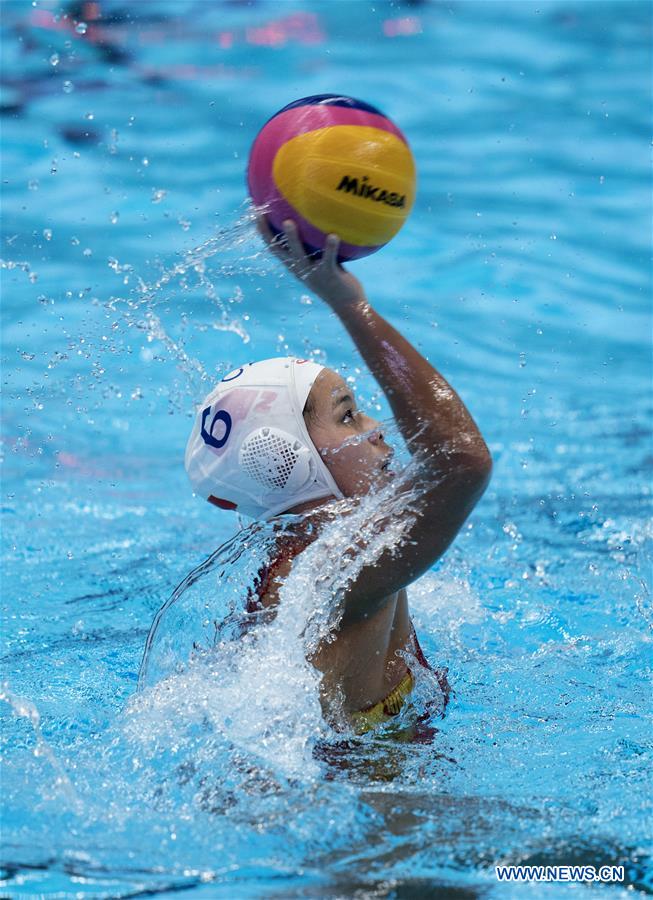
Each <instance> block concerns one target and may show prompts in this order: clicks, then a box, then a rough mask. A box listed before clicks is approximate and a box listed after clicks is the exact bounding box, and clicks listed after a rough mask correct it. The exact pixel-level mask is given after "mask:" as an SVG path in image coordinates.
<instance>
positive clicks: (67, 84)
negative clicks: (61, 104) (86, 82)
mask: <svg viewBox="0 0 653 900" xmlns="http://www.w3.org/2000/svg"><path fill="white" fill-rule="evenodd" d="M74 90H75V85H74V84H73V83H72V81H64V83H63V92H64V94H72V92H73V91H74Z"/></svg>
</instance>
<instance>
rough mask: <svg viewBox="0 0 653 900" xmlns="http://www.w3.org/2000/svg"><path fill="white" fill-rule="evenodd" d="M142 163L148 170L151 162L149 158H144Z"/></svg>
mask: <svg viewBox="0 0 653 900" xmlns="http://www.w3.org/2000/svg"><path fill="white" fill-rule="evenodd" d="M141 163H142V164H143V165H144V166H145V168H147V167H148V166H149V164H150V161H149V159H148V158H147V156H144V157H143V159H142V160H141Z"/></svg>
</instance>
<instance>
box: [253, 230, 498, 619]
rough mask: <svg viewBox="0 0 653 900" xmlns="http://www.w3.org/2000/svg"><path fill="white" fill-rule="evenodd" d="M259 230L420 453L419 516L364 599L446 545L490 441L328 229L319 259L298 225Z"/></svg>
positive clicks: (368, 583)
mask: <svg viewBox="0 0 653 900" xmlns="http://www.w3.org/2000/svg"><path fill="white" fill-rule="evenodd" d="M259 228H260V230H261V233H262V234H263V236H264V237H265V238H266V240H267V241H268V243H269V245H270V247H271V249H272V250H273V252H274V253H275V255H277V256H278V258H279V259H281V261H282V262H283V263H284V264H285V265H286V267H287V268H288V269H290V271H292V272H293V273H294V274H295V275H297V277H298V278H300V279H301V280H302V282H303V283H304V284H305V285H306V286H307V287H308V288H310V289H311V290H312V291H314V292H315V293H316V294H317V295H318V296H319V297H321V298H322V299H323V300H324V301H325V302H326V303H327V304H328V305H329V306H330V307H331V309H332V310H333V311H334V312H335V313H336V314H337V316H338V317H339V319H340V321H341V322H342V323H343V325H344V326H345V328H346V329H347V331H348V332H349V334H350V335H351V337H352V339H353V341H354V343H355V344H356V347H357V348H358V350H359V352H360V353H361V355H362V357H363V359H364V360H365V362H366V364H367V365H368V367H369V369H370V371H371V372H372V374H373V375H374V377H375V378H376V379H377V381H378V382H379V384H380V386H381V387H382V389H383V391H384V393H385V395H386V397H387V398H388V401H389V403H390V406H391V408H392V411H393V414H394V416H395V419H396V421H397V424H398V426H399V428H400V430H401V433H402V435H403V436H404V438H405V440H406V442H407V445H408V447H409V450H410V451H411V453H413V454H418V456H419V459H420V477H419V486H420V489H421V493H420V497H419V500H418V503H417V511H418V516H417V519H416V522H415V524H414V525H413V526H411V528H410V531H409V533H408V534H407V536H406V538H407V539H406V541H405V543H404V545H403V547H402V548H401V551H400V553H399V554H396V553H395V555H394V556H392V557H390V555H389V554H388V558H387V559H384V558H383V557H382V558H381V559H380V560H378V561H377V562H376V563H375V565H374V566H373V567H369V569H366V570H365V573H364V576H362V577H361V578H359V579H358V583H357V585H355V586H354V594H355V595H356V596H357V597H358V600H359V601H360V603H361V606H362V607H364V606H366V600H371V599H372V597H374V596H378V595H379V592H384V593H385V594H387V593H389V592H390V591H392V590H397V589H399V588H400V587H404V586H405V585H407V584H409V583H410V582H411V581H413V580H414V579H415V578H416V577H418V576H419V575H420V574H422V573H423V572H424V571H426V570H427V569H428V568H429V567H430V566H431V565H432V564H433V562H434V561H435V560H436V559H438V558H439V556H441V555H442V553H443V552H444V551H445V550H446V548H447V547H448V546H449V544H450V543H451V541H452V540H453V538H454V537H455V535H456V534H457V532H458V530H459V529H460V527H461V525H462V524H463V522H464V521H465V519H466V518H467V516H468V515H469V513H470V512H471V510H472V509H473V507H474V506H475V504H476V503H477V501H478V500H479V498H480V497H481V495H482V493H483V491H484V490H485V488H486V486H487V483H488V481H489V477H490V472H491V468H492V463H491V458H490V454H489V451H488V448H487V446H486V444H485V441H484V440H483V437H482V436H481V434H480V432H479V430H478V427H477V426H476V424H475V422H474V420H473V419H472V417H471V415H470V414H469V412H468V410H467V409H466V407H465V405H464V404H463V402H462V400H461V399H460V397H459V396H458V394H457V393H456V392H455V390H454V389H453V388H452V387H451V386H450V385H449V384H448V383H447V381H446V380H445V379H444V378H443V377H442V375H441V374H440V373H439V372H438V371H437V370H436V369H434V368H433V366H432V365H431V364H430V363H429V362H428V361H427V360H426V359H424V357H423V356H422V355H421V354H420V353H418V352H417V350H415V348H414V347H413V346H412V345H411V344H410V343H409V342H408V341H407V340H406V339H405V338H404V337H402V335H401V334H399V332H398V331H397V330H396V329H395V328H393V327H392V325H390V324H389V323H388V322H387V321H386V320H385V319H383V318H382V317H381V316H380V315H379V314H378V313H377V312H376V311H375V310H374V309H373V308H372V306H371V305H370V304H369V302H368V301H367V299H366V297H365V294H364V291H363V289H362V286H361V285H360V283H359V282H358V280H357V279H356V278H354V277H353V276H352V275H351V273H349V272H347V271H346V270H344V269H343V268H342V267H341V266H340V265H338V263H337V251H338V239H337V237H335V236H333V235H331V236H329V238H328V240H327V244H326V248H325V251H324V254H323V256H322V259H321V260H319V261H318V262H312V261H311V260H310V259H309V258H308V257H307V256H306V254H305V252H304V249H303V246H302V244H301V241H300V239H299V235H298V233H297V229H296V227H295V226H294V224H293V223H292V222H286V223H284V228H285V236H286V237H285V241H281V242H280V241H279V240H278V239H274V238H272V236H271V234H270V233H269V231H267V229H266V226H265V223H264V221H261V222H260V225H259Z"/></svg>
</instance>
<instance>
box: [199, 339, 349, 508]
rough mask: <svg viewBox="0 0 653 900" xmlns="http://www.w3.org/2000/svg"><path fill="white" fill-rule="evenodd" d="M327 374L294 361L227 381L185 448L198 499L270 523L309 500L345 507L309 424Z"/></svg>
mask: <svg viewBox="0 0 653 900" xmlns="http://www.w3.org/2000/svg"><path fill="white" fill-rule="evenodd" d="M323 368H324V367H323V366H319V365H317V364H316V363H314V362H310V361H309V360H306V359H294V358H293V357H290V356H288V357H281V358H278V359H264V360H262V361H261V362H256V363H248V364H247V365H245V366H242V367H241V368H239V369H235V370H234V371H233V372H230V373H229V374H228V375H225V376H224V378H223V379H222V381H221V382H220V383H219V384H218V386H217V387H216V388H215V389H214V390H213V391H212V392H211V393H210V394H209V395H208V397H207V398H206V399H205V401H204V403H203V404H202V406H201V407H200V410H199V412H198V414H197V418H196V420H195V425H194V427H193V431H192V433H191V436H190V438H189V440H188V444H187V446H186V457H185V465H186V471H187V472H188V477H189V478H190V480H191V482H192V485H193V490H194V491H195V493H197V494H199V495H200V496H202V497H205V498H206V499H207V500H209V501H210V502H211V503H214V504H215V505H216V506H219V507H221V508H222V509H236V510H238V512H240V513H244V514H245V515H247V516H252V517H253V518H264V519H267V518H270V516H274V515H277V514H278V513H282V512H286V511H287V510H288V509H290V508H291V507H293V506H295V505H296V504H298V503H303V502H305V501H307V500H318V499H321V498H323V497H337V498H338V499H341V498H342V496H343V495H342V492H341V491H340V489H339V488H338V486H337V484H336V483H335V481H334V480H333V478H332V476H331V474H330V473H329V470H328V469H327V467H326V466H325V464H324V462H323V460H322V458H321V457H320V454H319V453H318V451H317V450H316V448H315V445H314V444H313V442H312V441H311V439H310V437H309V435H308V431H307V429H306V425H305V423H304V416H303V409H304V404H305V403H306V398H307V397H308V394H309V392H310V390H311V387H312V386H313V383H314V381H315V379H316V378H317V376H318V375H319V373H320V372H321V371H322V369H323Z"/></svg>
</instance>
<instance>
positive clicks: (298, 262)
mask: <svg viewBox="0 0 653 900" xmlns="http://www.w3.org/2000/svg"><path fill="white" fill-rule="evenodd" d="M257 227H258V231H259V234H260V235H261V237H262V238H263V240H264V241H265V243H266V244H267V245H268V247H269V249H270V251H271V252H272V253H273V254H274V256H276V257H277V259H279V260H280V261H281V262H282V263H283V265H284V266H285V267H286V268H287V269H288V271H290V272H292V273H293V275H295V276H296V277H297V278H298V279H299V280H300V281H301V282H302V283H303V284H305V285H306V287H308V288H310V290H312V291H313V293H315V294H317V296H318V297H321V298H322V299H323V300H324V301H325V302H326V303H328V304H329V306H332V307H333V308H334V309H335V308H338V307H341V306H343V305H347V304H350V303H357V302H360V301H364V300H365V292H364V291H363V286H362V285H361V283H360V281H359V280H358V279H357V278H355V277H354V276H353V275H352V274H351V273H350V272H347V270H346V269H343V267H342V266H341V265H340V263H339V262H338V248H339V246H340V238H339V237H338V236H337V235H335V234H329V235H327V239H326V245H325V247H324V251H323V253H322V257H321V258H320V259H311V257H310V256H309V255H308V254H307V253H306V251H305V250H304V245H303V244H302V242H301V239H300V237H299V232H298V231H297V226H296V225H295V223H294V222H293V221H292V220H291V219H287V220H286V221H285V222H284V223H283V228H284V230H283V233H282V234H281V235H278V236H277V235H274V234H273V233H272V231H271V229H270V226H269V225H268V223H267V220H266V218H265V216H264V215H259V217H258V219H257Z"/></svg>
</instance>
